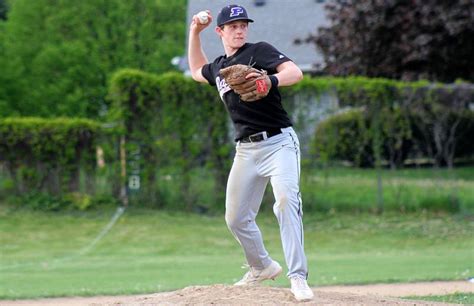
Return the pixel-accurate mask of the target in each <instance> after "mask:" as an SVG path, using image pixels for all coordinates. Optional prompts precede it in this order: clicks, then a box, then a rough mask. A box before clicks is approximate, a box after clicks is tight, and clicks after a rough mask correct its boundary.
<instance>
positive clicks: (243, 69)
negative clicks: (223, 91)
mask: <svg viewBox="0 0 474 306" xmlns="http://www.w3.org/2000/svg"><path fill="white" fill-rule="evenodd" d="M219 72H220V74H221V75H222V76H223V77H224V79H225V81H226V83H227V84H228V85H229V86H230V88H232V89H233V90H234V91H235V93H237V94H238V95H240V99H241V100H242V101H247V102H252V101H256V100H259V99H262V98H264V97H266V96H267V95H268V93H269V92H270V88H271V87H272V82H271V81H270V78H269V77H268V74H267V72H266V71H265V70H258V69H255V68H253V67H251V66H247V65H242V64H237V65H232V66H229V67H227V68H223V69H221V70H219ZM249 74H251V75H249Z"/></svg>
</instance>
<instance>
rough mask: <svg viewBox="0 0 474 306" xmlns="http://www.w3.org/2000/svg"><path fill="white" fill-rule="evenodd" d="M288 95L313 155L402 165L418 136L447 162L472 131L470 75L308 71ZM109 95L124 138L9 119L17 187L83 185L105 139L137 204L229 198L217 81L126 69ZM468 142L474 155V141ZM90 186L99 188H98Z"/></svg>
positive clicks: (88, 127)
mask: <svg viewBox="0 0 474 306" xmlns="http://www.w3.org/2000/svg"><path fill="white" fill-rule="evenodd" d="M282 94H283V97H284V103H285V107H286V108H287V110H288V111H289V113H290V114H292V116H293V121H294V122H295V128H296V130H297V131H298V133H299V134H300V135H301V138H303V141H302V142H301V143H302V145H303V147H305V145H310V144H313V145H312V146H313V148H317V150H303V151H304V152H305V155H303V158H304V159H306V160H307V161H308V160H310V161H311V160H316V159H317V160H321V159H323V160H324V159H326V160H328V159H336V158H337V159H351V158H352V160H353V161H354V163H355V164H358V165H367V164H369V165H380V163H381V162H382V161H383V160H389V161H390V162H391V163H392V164H393V165H395V166H397V165H400V164H401V162H402V161H403V160H404V158H405V157H406V155H407V154H408V153H406V152H407V149H406V145H407V144H410V141H411V142H412V146H413V143H414V142H413V139H419V140H420V141H419V143H418V144H417V145H418V147H419V148H421V149H420V150H418V151H419V152H421V154H423V155H425V156H428V157H431V158H434V159H435V160H437V161H439V162H440V163H441V162H443V161H444V163H445V164H449V163H450V162H452V158H451V155H452V156H454V155H453V152H455V153H456V152H459V151H458V149H459V145H460V144H462V141H461V140H460V139H461V138H459V137H458V134H456V133H457V131H461V130H465V129H466V124H465V123H462V122H465V121H462V122H461V121H459V120H458V118H471V117H470V116H471V115H472V110H469V105H470V104H469V103H472V101H474V89H473V86H472V85H469V84H458V85H442V84H428V83H424V82H417V83H406V82H399V81H392V80H383V79H367V78H345V79H341V78H305V79H304V80H303V81H302V82H300V83H299V84H298V85H296V86H293V87H289V88H283V89H282ZM108 99H109V100H110V102H111V107H110V109H109V117H108V121H109V123H112V125H114V126H116V129H114V131H117V132H118V137H109V136H108V137H103V135H104V134H105V131H104V129H103V128H101V125H100V124H99V123H97V122H92V121H89V120H85V119H61V118H59V119H52V120H46V119H39V118H17V119H14V118H11V119H3V120H1V121H0V156H1V160H2V162H3V163H5V164H6V165H7V168H8V171H9V172H10V174H11V176H12V177H13V179H14V180H15V183H14V189H15V190H14V191H15V192H16V193H22V192H23V191H25V190H28V189H30V190H44V191H47V192H50V193H52V194H55V195H58V194H59V195H60V194H61V193H62V192H71V191H72V192H73V191H76V190H79V183H80V179H79V178H80V175H79V172H80V169H82V168H83V169H84V171H85V172H86V173H90V175H91V176H93V175H94V169H95V164H96V160H95V158H96V152H95V150H96V147H97V145H98V144H100V145H101V146H102V147H103V148H104V150H105V155H106V156H105V157H106V163H107V168H108V169H109V171H110V173H111V179H110V180H109V181H108V182H107V183H108V184H110V185H112V187H111V189H112V190H113V193H114V194H115V195H116V196H118V195H119V191H120V190H119V189H120V188H119V187H121V186H122V187H124V186H125V187H126V188H127V189H126V190H127V192H128V195H129V198H130V199H131V200H132V203H133V204H136V205H141V206H143V205H147V206H153V207H166V206H169V207H171V206H172V207H173V208H174V209H187V210H192V209H195V208H196V207H198V206H202V205H205V206H213V205H219V206H221V205H222V203H223V200H224V191H225V184H226V180H227V174H228V171H229V168H230V164H231V162H232V150H233V143H232V140H231V139H232V138H233V135H232V127H231V125H230V124H229V121H228V116H227V114H226V113H225V107H224V106H223V104H222V102H221V101H220V99H219V96H218V94H217V92H216V91H215V89H214V88H213V87H211V86H208V85H202V84H198V83H196V82H194V81H193V80H191V79H190V78H188V77H186V76H183V75H181V74H177V73H169V74H164V75H154V74H149V73H145V72H143V71H138V70H122V71H119V72H117V73H116V74H115V75H114V76H113V78H112V79H111V81H110V88H109V95H108ZM324 101H326V102H324ZM341 108H352V109H359V111H356V112H349V113H347V114H345V115H341V116H339V117H334V118H333V119H330V121H329V122H330V123H327V122H325V123H323V124H322V125H321V126H320V128H319V129H318V130H316V132H315V127H316V126H317V125H318V123H319V121H320V120H321V119H325V118H328V117H329V118H330V115H331V114H337V113H338V111H339V110H340V109H341ZM461 114H467V115H466V116H467V117H463V116H464V115H461ZM345 116H346V117H345ZM453 118H454V120H453ZM463 120H464V119H463ZM469 120H470V119H469ZM469 120H468V121H466V122H471V121H469ZM469 124H471V123H469ZM469 124H468V125H469ZM328 126H337V127H338V128H337V129H336V130H334V129H333V128H332V127H331V128H329V127H328ZM469 126H470V125H469ZM453 131H454V132H453ZM334 133H338V134H334ZM468 142H469V141H468ZM469 143H470V142H469ZM465 148H467V149H466V150H467V153H466V154H468V155H469V154H472V146H471V147H468V146H466V147H465ZM408 151H409V150H408ZM456 154H457V153H456ZM463 154H464V153H463ZM122 161H126V169H123V168H121V165H122V163H121V162H122ZM203 168H205V169H206V172H208V171H210V172H211V173H212V174H213V180H212V181H213V182H212V183H210V184H209V186H210V187H209V186H207V185H206V186H200V185H199V182H195V181H193V176H192V175H193V173H196V171H199V170H200V169H203ZM124 170H125V174H126V177H125V181H122V178H123V177H122V175H123V174H124ZM87 175H89V174H86V176H87ZM170 178H171V179H170ZM171 181H173V184H174V185H176V184H179V186H178V189H179V190H180V192H178V193H174V194H173V195H170V194H169V190H170V188H168V187H166V184H167V182H171ZM85 182H89V183H90V182H94V180H92V179H91V180H88V179H86V180H85ZM202 184H204V182H202ZM206 184H207V183H206ZM89 185H93V184H89ZM175 187H176V186H173V190H175ZM205 188H214V189H213V192H209V191H207V194H211V196H210V197H208V198H207V199H206V201H205V202H206V203H205V204H202V203H201V201H202V199H201V194H200V193H199V192H198V190H203V189H205ZM86 189H87V190H88V191H87V192H93V191H92V189H93V186H88V187H87V188H86Z"/></svg>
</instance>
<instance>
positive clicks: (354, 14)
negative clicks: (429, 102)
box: [306, 0, 474, 82]
mask: <svg viewBox="0 0 474 306" xmlns="http://www.w3.org/2000/svg"><path fill="white" fill-rule="evenodd" d="M326 9H327V12H328V18H329V20H330V22H331V25H330V26H329V27H322V28H319V31H318V33H317V34H315V35H310V36H309V37H308V38H307V40H306V41H307V42H310V43H314V44H316V46H317V47H318V48H320V50H321V51H322V52H323V55H324V57H325V60H326V64H327V66H326V72H327V73H330V74H334V75H339V76H345V75H353V74H354V75H364V76H369V77H388V78H396V79H403V80H416V79H421V78H424V79H429V80H436V81H442V82H452V81H454V80H456V79H458V78H461V79H465V80H469V81H474V40H473V39H472V37H474V14H473V13H472V12H473V11H474V3H473V2H472V0H453V1H444V0H357V1H356V0H345V1H341V0H333V1H332V2H330V3H329V4H328V5H327V6H326Z"/></svg>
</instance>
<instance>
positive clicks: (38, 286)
mask: <svg viewBox="0 0 474 306" xmlns="http://www.w3.org/2000/svg"><path fill="white" fill-rule="evenodd" d="M112 214H113V211H108V212H87V213H76V214H74V213H56V214H54V213H41V212H33V211H21V210H17V211H9V210H8V209H6V208H5V207H3V208H2V206H0V242H1V243H0V254H1V256H0V298H2V299H19V298H32V297H46V296H71V295H81V296H87V295H101V294H107V295H109V294H111V295H115V294H133V293H150V292H157V291H166V290H172V289H177V288H182V287H185V286H190V285H205V284H213V283H225V284H230V283H233V282H234V281H236V280H237V279H238V278H240V277H241V276H242V275H243V273H244V272H245V271H244V270H243V269H241V268H240V267H241V265H242V264H243V263H244V257H243V253H242V251H241V249H240V247H239V245H238V244H237V242H236V241H235V240H234V238H233V237H232V235H231V234H230V233H229V231H228V229H227V227H226V225H225V222H224V218H223V216H222V215H218V216H200V215H194V214H184V213H174V214H173V213H169V212H159V211H151V210H129V211H126V212H125V214H124V215H123V216H122V217H121V218H120V219H119V221H118V222H117V224H116V225H115V226H114V228H112V230H111V231H110V233H109V234H108V235H106V236H105V237H104V238H103V239H102V240H101V241H100V242H99V243H98V244H97V245H96V247H95V248H94V249H92V250H91V251H90V252H89V253H86V254H84V255H80V254H79V253H80V251H81V249H83V248H84V247H85V246H87V245H88V244H89V243H90V242H91V241H92V240H93V239H94V238H95V237H96V235H97V234H98V233H99V232H100V231H101V230H102V229H103V227H104V226H105V225H106V224H107V223H108V221H109V219H110V217H111V215H112ZM258 222H259V226H260V228H261V229H262V232H263V234H264V239H265V243H266V246H267V249H268V250H269V252H270V253H271V254H272V256H273V258H275V259H276V260H279V261H280V262H282V263H284V258H283V254H282V250H281V243H280V238H279V231H278V226H277V223H276V219H275V218H274V217H273V216H272V215H269V214H261V215H260V216H259V219H258ZM473 230H474V223H473V222H472V220H469V219H465V218H461V217H456V216H450V215H430V214H407V215H398V214H385V215H382V216H376V215H370V214H359V215H348V214H335V215H331V214H317V215H314V214H307V215H305V243H306V252H307V256H308V262H309V267H310V275H309V283H310V285H313V286H319V285H330V284H365V283H377V282H413V281H421V280H423V281H426V280H455V279H466V278H467V277H470V276H472V275H473V274H474V257H473V251H472V250H474V238H473V237H472V233H473ZM273 284H274V285H277V286H288V280H287V279H286V278H285V277H281V278H279V279H278V280H277V281H276V282H275V283H273Z"/></svg>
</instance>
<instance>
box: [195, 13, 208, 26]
mask: <svg viewBox="0 0 474 306" xmlns="http://www.w3.org/2000/svg"><path fill="white" fill-rule="evenodd" d="M197 16H198V18H199V22H200V23H201V24H206V23H208V22H209V15H208V14H207V12H205V11H200V12H199V13H197Z"/></svg>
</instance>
